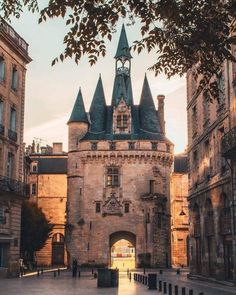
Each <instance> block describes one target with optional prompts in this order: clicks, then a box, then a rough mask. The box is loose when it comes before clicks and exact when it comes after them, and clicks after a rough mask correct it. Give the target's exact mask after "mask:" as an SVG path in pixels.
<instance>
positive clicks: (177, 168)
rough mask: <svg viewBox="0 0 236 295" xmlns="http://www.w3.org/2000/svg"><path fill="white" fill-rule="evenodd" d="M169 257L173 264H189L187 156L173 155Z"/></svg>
mask: <svg viewBox="0 0 236 295" xmlns="http://www.w3.org/2000/svg"><path fill="white" fill-rule="evenodd" d="M170 204H171V205H170V206H171V259H172V265H173V266H178V267H179V266H181V267H183V266H188V265H189V214H188V211H189V210H188V158H187V154H179V155H175V157H174V170H173V172H172V173H171V178H170Z"/></svg>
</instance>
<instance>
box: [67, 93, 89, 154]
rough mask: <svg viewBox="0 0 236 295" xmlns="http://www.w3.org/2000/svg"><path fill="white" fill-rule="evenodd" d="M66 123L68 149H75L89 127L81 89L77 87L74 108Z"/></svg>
mask: <svg viewBox="0 0 236 295" xmlns="http://www.w3.org/2000/svg"><path fill="white" fill-rule="evenodd" d="M67 124H68V126H69V151H71V150H76V149H77V147H78V144H79V140H80V139H81V138H83V137H84V135H85V134H86V133H87V131H88V127H89V121H88V116H87V114H86V112H85V107H84V101H83V96H82V93H81V89H79V93H78V95H77V98H76V101H75V104H74V108H73V110H72V113H71V116H70V119H69V121H68V123H67Z"/></svg>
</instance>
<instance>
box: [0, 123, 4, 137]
mask: <svg viewBox="0 0 236 295" xmlns="http://www.w3.org/2000/svg"><path fill="white" fill-rule="evenodd" d="M4 132H5V127H4V126H3V125H2V124H0V134H1V135H4Z"/></svg>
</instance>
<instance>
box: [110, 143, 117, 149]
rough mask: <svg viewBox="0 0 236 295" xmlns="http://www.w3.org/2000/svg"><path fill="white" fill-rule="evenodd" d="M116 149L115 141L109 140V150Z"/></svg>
mask: <svg viewBox="0 0 236 295" xmlns="http://www.w3.org/2000/svg"><path fill="white" fill-rule="evenodd" d="M115 149H116V143H115V142H110V150H111V151H115Z"/></svg>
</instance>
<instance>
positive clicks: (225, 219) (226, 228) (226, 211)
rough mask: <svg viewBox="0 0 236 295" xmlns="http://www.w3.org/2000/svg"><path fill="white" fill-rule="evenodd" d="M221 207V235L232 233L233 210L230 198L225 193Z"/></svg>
mask: <svg viewBox="0 0 236 295" xmlns="http://www.w3.org/2000/svg"><path fill="white" fill-rule="evenodd" d="M220 207H221V209H220V233H221V235H230V234H231V233H232V228H231V211H230V203H229V198H228V197H227V195H225V194H222V196H221V206H220Z"/></svg>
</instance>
